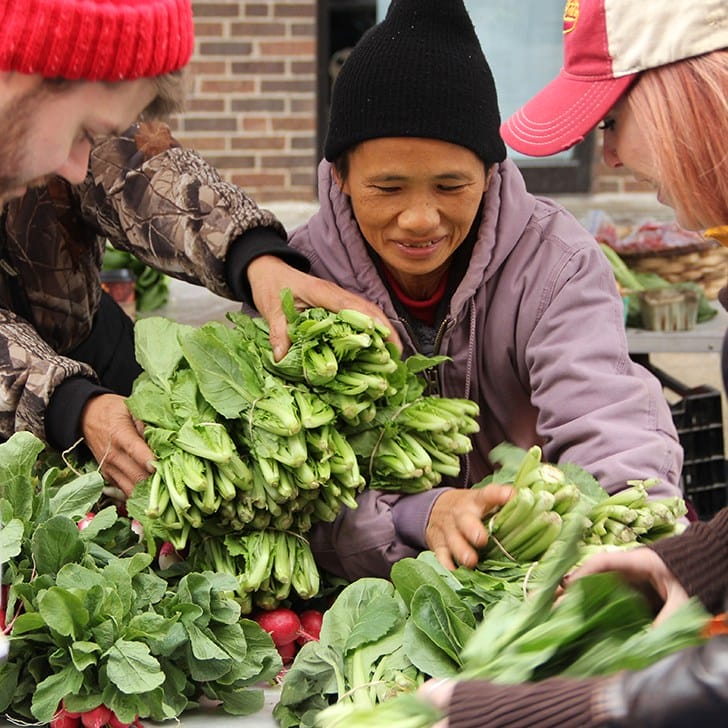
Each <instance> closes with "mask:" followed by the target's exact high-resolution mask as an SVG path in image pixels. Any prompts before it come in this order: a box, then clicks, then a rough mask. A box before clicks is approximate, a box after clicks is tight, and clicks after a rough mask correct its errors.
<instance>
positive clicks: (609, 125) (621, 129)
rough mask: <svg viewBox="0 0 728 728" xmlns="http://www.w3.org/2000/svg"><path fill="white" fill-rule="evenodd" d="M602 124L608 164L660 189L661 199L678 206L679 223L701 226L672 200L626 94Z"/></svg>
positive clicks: (663, 202)
mask: <svg viewBox="0 0 728 728" xmlns="http://www.w3.org/2000/svg"><path fill="white" fill-rule="evenodd" d="M602 126H603V128H604V162H605V164H607V165H608V166H610V167H614V168H617V167H626V168H627V169H628V170H629V172H630V173H631V174H632V176H633V177H634V178H635V179H637V180H638V181H639V182H647V183H648V184H650V185H651V186H652V187H653V188H654V189H655V192H656V193H657V199H658V201H659V202H661V203H662V204H663V205H667V206H668V207H672V208H673V210H675V218H676V221H677V223H678V225H680V226H682V227H684V228H686V229H697V228H698V227H700V226H699V225H698V223H697V222H696V221H694V220H692V219H691V218H690V217H689V216H688V215H687V213H686V212H685V211H684V210H682V209H681V207H680V205H679V204H677V203H676V202H675V201H673V199H672V196H671V195H670V190H669V189H667V188H666V186H665V185H664V184H663V181H662V180H661V179H660V171H659V167H658V165H657V161H656V160H655V159H654V157H653V154H652V151H651V147H650V145H649V144H648V143H647V142H648V140H647V136H646V135H645V133H644V131H643V129H642V128H641V126H640V125H639V124H638V123H637V120H636V119H635V117H634V114H633V113H632V112H631V110H630V106H629V104H628V103H626V97H623V98H622V99H621V100H620V101H619V102H617V104H615V106H614V107H612V109H611V110H610V112H609V114H607V116H606V117H605V118H604V123H603V125H602Z"/></svg>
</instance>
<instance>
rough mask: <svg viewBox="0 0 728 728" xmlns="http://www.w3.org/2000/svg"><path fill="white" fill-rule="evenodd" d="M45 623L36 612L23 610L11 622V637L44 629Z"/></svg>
mask: <svg viewBox="0 0 728 728" xmlns="http://www.w3.org/2000/svg"><path fill="white" fill-rule="evenodd" d="M45 628H46V623H45V620H44V619H43V616H42V615H40V614H38V612H24V613H22V614H19V615H18V616H17V617H16V618H15V622H14V623H13V637H22V636H23V635H24V634H29V633H31V632H38V631H39V630H42V629H45Z"/></svg>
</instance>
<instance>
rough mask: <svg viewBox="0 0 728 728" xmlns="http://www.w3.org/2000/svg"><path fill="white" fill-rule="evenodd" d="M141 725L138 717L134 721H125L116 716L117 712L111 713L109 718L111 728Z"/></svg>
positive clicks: (127, 727)
mask: <svg viewBox="0 0 728 728" xmlns="http://www.w3.org/2000/svg"><path fill="white" fill-rule="evenodd" d="M136 725H138V726H141V723H140V722H139V719H138V718H134V722H133V723H123V722H122V721H120V720H119V719H118V718H117V717H116V713H113V712H112V713H111V718H109V728H129V726H136Z"/></svg>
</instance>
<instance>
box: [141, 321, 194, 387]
mask: <svg viewBox="0 0 728 728" xmlns="http://www.w3.org/2000/svg"><path fill="white" fill-rule="evenodd" d="M191 330H192V327H191V326H188V325H186V324H179V323H176V322H174V321H171V320H170V319H166V318H162V317H160V316H150V317H148V318H143V319H140V320H139V321H137V322H136V324H135V325H134V353H135V356H136V360H137V361H138V362H139V365H140V366H141V368H142V369H143V370H144V371H145V372H146V373H147V375H148V376H149V377H150V378H151V380H152V381H153V382H154V383H155V384H157V385H158V386H159V387H160V388H161V389H165V390H168V389H169V381H170V379H171V378H172V375H173V374H174V371H175V370H176V369H177V367H178V366H179V364H180V361H181V360H182V358H183V353H182V348H181V346H180V343H179V337H180V335H181V334H183V333H184V332H186V331H191Z"/></svg>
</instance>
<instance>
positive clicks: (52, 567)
mask: <svg viewBox="0 0 728 728" xmlns="http://www.w3.org/2000/svg"><path fill="white" fill-rule="evenodd" d="M31 550H32V553H33V559H34V561H35V567H36V569H37V571H38V573H39V574H56V573H57V572H58V571H59V570H60V568H61V567H62V566H63V565H64V564H67V563H71V562H77V561H80V560H81V557H82V556H83V554H84V553H85V547H84V544H83V542H82V540H81V536H80V535H79V531H78V527H77V526H76V524H75V523H74V522H73V521H71V520H70V519H69V518H66V517H65V516H53V517H52V518H50V519H49V520H47V521H45V523H40V524H38V525H37V526H36V529H35V532H34V533H33V537H32V540H31Z"/></svg>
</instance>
